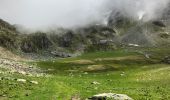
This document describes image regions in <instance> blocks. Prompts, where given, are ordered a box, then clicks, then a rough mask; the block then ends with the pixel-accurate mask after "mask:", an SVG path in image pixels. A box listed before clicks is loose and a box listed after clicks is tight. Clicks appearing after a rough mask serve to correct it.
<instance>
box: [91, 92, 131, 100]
mask: <svg viewBox="0 0 170 100" xmlns="http://www.w3.org/2000/svg"><path fill="white" fill-rule="evenodd" d="M89 100H133V99H132V98H130V97H129V96H127V95H125V94H116V93H102V94H97V95H94V96H92V97H91V98H89Z"/></svg>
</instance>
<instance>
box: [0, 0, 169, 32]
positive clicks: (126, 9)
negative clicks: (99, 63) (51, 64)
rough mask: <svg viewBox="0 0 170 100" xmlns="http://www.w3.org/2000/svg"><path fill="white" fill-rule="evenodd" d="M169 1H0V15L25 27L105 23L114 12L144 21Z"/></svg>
mask: <svg viewBox="0 0 170 100" xmlns="http://www.w3.org/2000/svg"><path fill="white" fill-rule="evenodd" d="M169 1H170V0H0V18H1V19H4V20H6V21H8V22H10V23H11V24H18V25H22V26H24V27H26V28H29V29H47V28H49V27H65V28H71V27H79V26H85V25H89V24H107V18H108V17H109V16H110V14H114V12H121V13H122V14H123V15H124V16H126V17H129V18H133V19H134V20H142V21H144V22H147V21H150V20H153V19H157V18H159V17H161V16H162V14H163V11H164V9H165V8H166V7H167V5H168V3H169Z"/></svg>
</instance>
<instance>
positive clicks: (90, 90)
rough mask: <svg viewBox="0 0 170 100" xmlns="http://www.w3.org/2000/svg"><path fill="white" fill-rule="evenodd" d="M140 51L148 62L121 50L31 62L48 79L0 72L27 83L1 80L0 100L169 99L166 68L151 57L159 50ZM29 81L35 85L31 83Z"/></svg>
mask: <svg viewBox="0 0 170 100" xmlns="http://www.w3.org/2000/svg"><path fill="white" fill-rule="evenodd" d="M166 49H167V52H166V54H169V51H168V50H169V49H168V48H166ZM164 51H166V50H164ZM140 52H150V53H152V56H151V57H150V58H149V59H148V58H145V56H144V55H143V54H141V53H139V52H136V51H132V50H130V49H123V50H122V49H121V50H116V51H108V52H94V53H87V54H83V55H82V56H79V57H75V58H65V59H58V60H50V61H37V62H31V64H36V65H37V66H39V67H41V68H42V69H44V70H45V73H48V74H49V76H48V77H30V76H23V75H19V74H12V75H10V74H3V73H0V74H1V77H12V78H23V79H26V80H27V82H26V83H20V82H17V81H15V80H7V79H3V80H1V81H0V99H2V100H7V99H9V100H18V99H19V100H49V99H50V100H70V98H71V97H74V96H77V97H79V98H81V99H82V100H85V99H86V98H88V97H91V96H92V95H95V94H99V93H108V92H112V93H122V94H127V95H129V96H130V97H132V98H133V99H134V100H169V99H170V92H169V91H170V65H168V64H165V63H161V62H160V58H162V57H155V56H156V55H155V54H157V53H159V55H160V56H161V54H162V52H161V50H157V49H149V51H148V49H143V50H141V51H140ZM164 53H165V52H164ZM162 56H164V54H163V55H162ZM31 80H36V81H38V83H39V84H37V85H35V84H32V83H30V82H29V81H31Z"/></svg>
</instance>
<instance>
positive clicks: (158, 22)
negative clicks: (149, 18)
mask: <svg viewBox="0 0 170 100" xmlns="http://www.w3.org/2000/svg"><path fill="white" fill-rule="evenodd" d="M152 23H153V24H154V25H156V26H159V27H166V25H165V23H163V22H162V21H153V22H152Z"/></svg>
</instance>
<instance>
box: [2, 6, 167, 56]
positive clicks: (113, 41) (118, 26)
mask: <svg viewBox="0 0 170 100" xmlns="http://www.w3.org/2000/svg"><path fill="white" fill-rule="evenodd" d="M168 11H169V9H168V10H166V12H165V14H164V16H162V18H159V19H157V20H152V21H149V22H143V21H136V20H133V19H130V18H127V17H125V16H123V15H122V14H121V13H119V12H118V13H116V14H115V13H114V15H112V14H111V15H110V17H109V19H108V25H89V26H85V27H79V28H76V29H64V28H60V29H56V30H50V31H47V32H40V31H39V32H34V33H29V34H28V33H26V32H24V31H23V32H20V31H18V29H17V28H16V26H14V25H10V24H9V23H8V22H6V21H4V20H2V19H1V20H0V46H1V47H4V48H7V49H9V50H11V51H15V52H17V53H21V54H28V53H32V54H40V55H43V54H46V55H48V56H63V57H67V56H70V54H73V53H77V52H79V53H80V52H86V51H87V52H89V51H90V52H91V51H101V50H102V51H103V50H114V49H116V48H117V47H119V46H120V45H122V44H123V45H125V46H128V45H129V44H136V45H139V46H150V47H151V46H162V45H166V46H168V44H169V43H170V14H169V12H168Z"/></svg>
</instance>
